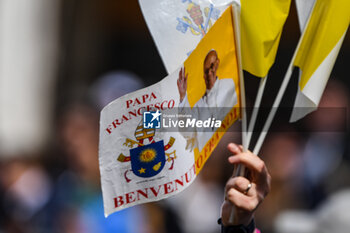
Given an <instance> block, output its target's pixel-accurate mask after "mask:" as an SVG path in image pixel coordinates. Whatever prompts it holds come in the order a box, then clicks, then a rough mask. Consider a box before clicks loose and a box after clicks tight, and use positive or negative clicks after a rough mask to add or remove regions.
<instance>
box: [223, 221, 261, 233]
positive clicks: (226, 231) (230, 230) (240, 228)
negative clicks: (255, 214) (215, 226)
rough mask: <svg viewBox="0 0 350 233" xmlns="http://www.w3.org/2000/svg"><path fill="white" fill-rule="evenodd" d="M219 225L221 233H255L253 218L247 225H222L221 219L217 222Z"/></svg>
mask: <svg viewBox="0 0 350 233" xmlns="http://www.w3.org/2000/svg"><path fill="white" fill-rule="evenodd" d="M218 223H219V224H220V225H221V233H254V231H255V221H254V218H252V219H251V221H250V222H249V223H248V224H247V225H244V224H237V225H226V226H225V225H224V224H223V223H222V221H221V218H220V219H219V220H218Z"/></svg>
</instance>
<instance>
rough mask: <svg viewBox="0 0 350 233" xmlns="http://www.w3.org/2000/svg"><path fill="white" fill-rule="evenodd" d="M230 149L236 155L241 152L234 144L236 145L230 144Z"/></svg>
mask: <svg viewBox="0 0 350 233" xmlns="http://www.w3.org/2000/svg"><path fill="white" fill-rule="evenodd" d="M228 147H229V149H231V151H233V152H234V153H236V152H238V151H239V149H238V147H237V145H236V144H234V143H229V144H228Z"/></svg>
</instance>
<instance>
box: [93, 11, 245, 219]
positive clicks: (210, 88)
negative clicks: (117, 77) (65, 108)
mask: <svg viewBox="0 0 350 233" xmlns="http://www.w3.org/2000/svg"><path fill="white" fill-rule="evenodd" d="M232 18H233V17H232V10H231V8H230V9H227V10H226V11H225V13H223V14H222V16H221V17H220V18H219V19H218V20H217V22H216V23H215V25H213V26H212V27H211V29H210V30H209V32H207V33H206V35H205V36H204V37H203V39H202V40H201V42H200V43H199V44H198V46H197V48H196V49H194V50H193V51H192V53H191V54H190V56H189V57H188V58H187V59H186V61H185V62H184V63H183V64H182V67H180V68H178V69H176V70H175V72H173V73H171V74H170V75H168V76H167V77H166V78H164V79H163V80H162V81H160V82H158V83H156V84H154V85H152V86H149V87H147V88H144V89H141V90H138V91H136V92H133V93H131V94H127V95H125V96H122V97H120V98H118V99H116V100H114V101H113V102H111V103H110V104H108V105H107V106H106V107H105V108H104V109H103V110H102V111H101V119H100V146H99V162H100V172H101V183H102V191H103V201H104V209H105V215H106V216H108V215H110V214H112V213H113V212H115V211H118V210H122V209H124V208H127V207H131V206H134V205H137V204H141V203H145V202H150V201H156V200H160V199H164V198H167V197H170V196H172V195H174V194H176V193H179V192H181V191H182V190H184V189H185V188H186V187H187V186H189V185H190V184H191V183H192V182H193V180H194V179H195V178H196V176H197V174H198V173H199V172H200V170H201V169H202V168H203V166H204V164H205V162H206V161H207V159H208V158H209V157H210V154H211V153H212V151H213V150H214V148H215V147H216V146H217V144H218V142H219V140H220V139H221V137H222V136H223V134H224V133H225V131H226V130H227V129H228V128H229V127H230V126H231V125H232V124H233V123H234V122H235V121H236V120H237V119H238V118H239V116H240V110H241V109H240V91H239V77H238V75H239V72H238V65H237V55H236V47H235V36H234V30H233V26H232V23H233V19H232Z"/></svg>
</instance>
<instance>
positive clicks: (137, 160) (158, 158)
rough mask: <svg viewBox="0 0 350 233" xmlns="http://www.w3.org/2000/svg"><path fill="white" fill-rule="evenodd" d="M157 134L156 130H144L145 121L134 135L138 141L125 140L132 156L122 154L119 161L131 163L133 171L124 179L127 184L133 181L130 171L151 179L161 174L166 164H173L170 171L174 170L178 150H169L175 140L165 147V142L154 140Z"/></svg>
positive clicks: (171, 140)
mask: <svg viewBox="0 0 350 233" xmlns="http://www.w3.org/2000/svg"><path fill="white" fill-rule="evenodd" d="M155 132H156V130H155V129H153V128H151V129H146V128H144V127H143V121H141V122H140V123H139V125H138V126H137V128H136V130H135V133H134V135H135V138H136V140H132V139H130V138H127V139H126V140H125V142H124V144H123V146H127V147H129V148H131V149H130V150H129V152H130V156H125V155H124V154H122V153H121V154H120V155H119V156H118V159H117V160H118V161H119V162H123V163H124V162H131V169H127V170H126V171H125V172H124V178H125V180H126V181H127V182H130V181H131V179H130V178H129V177H128V172H129V171H132V172H133V173H134V174H135V175H136V176H138V177H142V178H149V177H153V176H155V175H157V174H159V173H160V172H161V171H162V170H163V168H164V165H165V164H166V162H169V163H171V164H170V167H169V170H172V169H173V168H174V162H175V159H176V150H173V151H171V152H169V149H170V148H171V147H172V146H173V144H174V142H175V138H173V137H170V139H169V142H168V143H167V144H166V145H164V141H163V140H160V141H155V140H154V135H155ZM145 142H148V144H145Z"/></svg>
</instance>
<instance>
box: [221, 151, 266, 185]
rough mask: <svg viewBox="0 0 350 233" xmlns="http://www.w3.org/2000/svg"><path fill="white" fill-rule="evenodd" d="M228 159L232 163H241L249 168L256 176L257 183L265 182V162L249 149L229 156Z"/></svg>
mask: <svg viewBox="0 0 350 233" xmlns="http://www.w3.org/2000/svg"><path fill="white" fill-rule="evenodd" d="M228 161H229V162H230V163H232V164H238V163H241V164H243V165H244V166H246V167H247V168H248V169H249V170H250V172H251V174H252V175H253V177H254V178H256V179H257V181H258V182H259V183H266V178H267V176H268V171H267V168H266V166H265V163H264V161H263V160H261V159H260V158H259V157H258V156H256V155H254V154H253V153H251V152H250V151H248V152H244V153H238V154H236V155H234V156H230V157H229V158H228Z"/></svg>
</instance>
